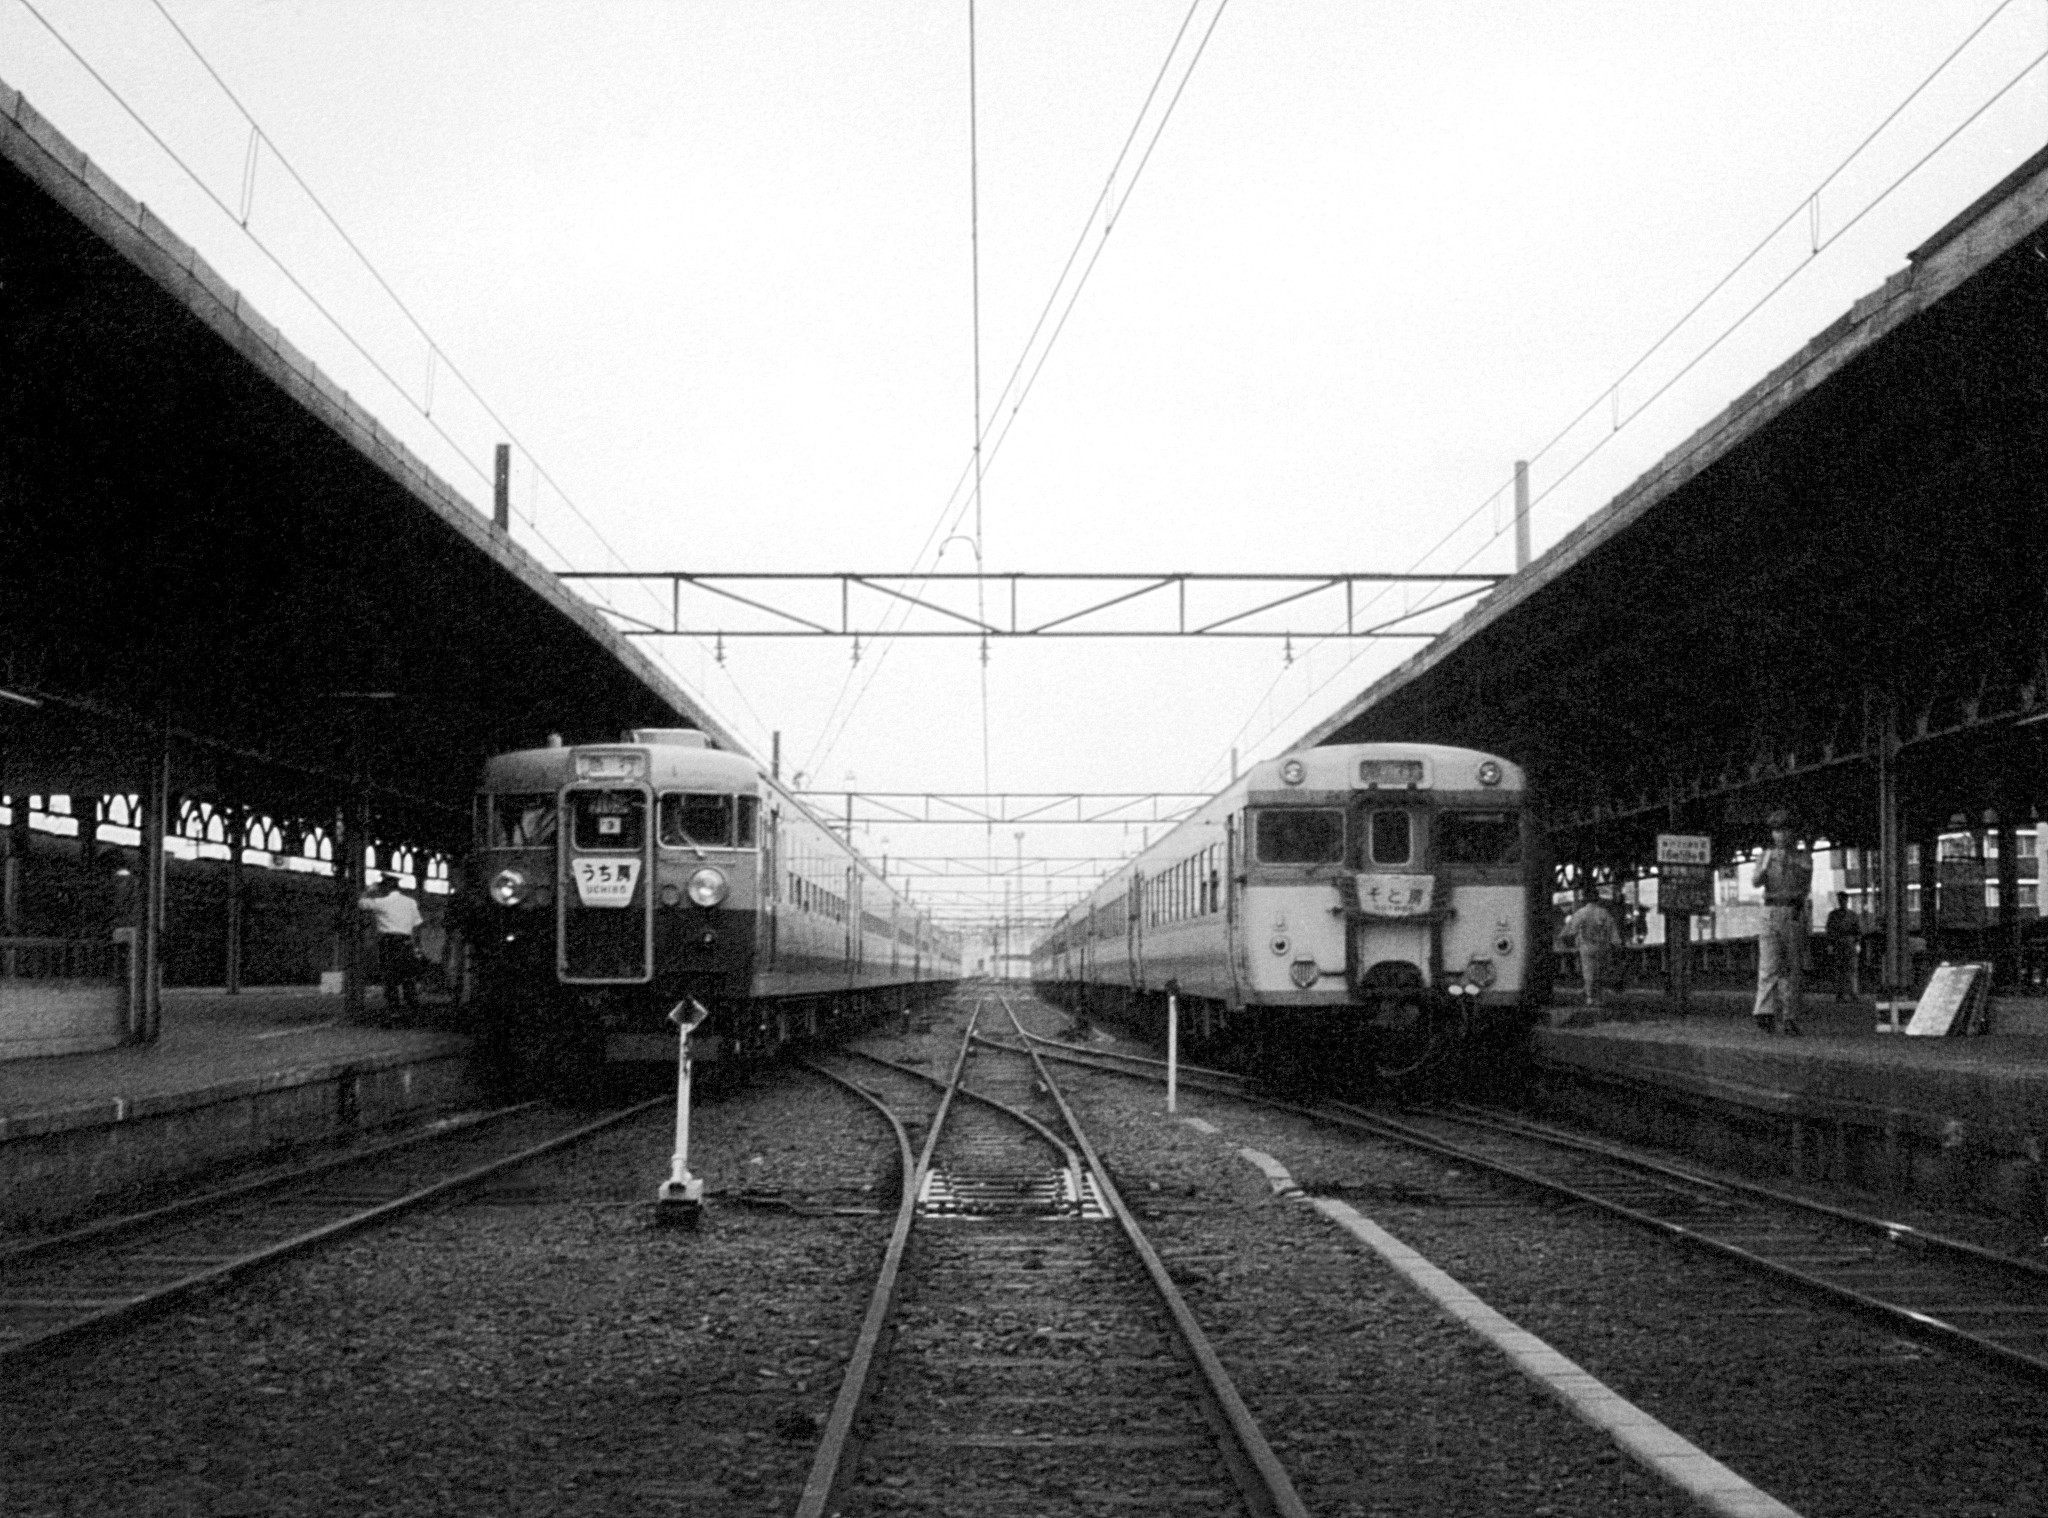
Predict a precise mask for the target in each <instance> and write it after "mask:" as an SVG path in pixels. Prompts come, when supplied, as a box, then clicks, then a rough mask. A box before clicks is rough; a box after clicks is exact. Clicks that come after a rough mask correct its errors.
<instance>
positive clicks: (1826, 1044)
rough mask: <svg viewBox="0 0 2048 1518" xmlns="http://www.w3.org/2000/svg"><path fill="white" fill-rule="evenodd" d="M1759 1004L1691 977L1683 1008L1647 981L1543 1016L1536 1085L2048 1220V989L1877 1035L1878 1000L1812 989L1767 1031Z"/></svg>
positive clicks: (1930, 1193) (1714, 1150)
mask: <svg viewBox="0 0 2048 1518" xmlns="http://www.w3.org/2000/svg"><path fill="white" fill-rule="evenodd" d="M1749 1009H1750V999H1749V997H1748V996H1747V995H1746V994H1744V993H1740V992H1736V991H1732V990H1730V991H1721V992H1706V993H1695V995H1694V998H1693V1001H1692V1005H1691V1007H1690V1009H1689V1013H1688V1015H1685V1016H1678V1015H1676V1014H1675V1013H1674V1011H1673V1010H1672V1008H1671V1007H1670V1005H1669V1004H1668V1003H1667V1002H1666V1000H1665V999H1664V997H1663V996H1662V995H1661V994H1657V993H1649V992H1636V993H1633V994H1626V995H1623V996H1621V997H1618V998H1616V999H1614V1001H1612V1002H1611V1003H1610V1004H1609V1005H1608V1006H1607V1007H1605V1008H1603V1009H1602V1010H1601V1011H1600V1012H1599V1013H1597V1014H1595V1015H1596V1016H1597V1017H1599V1018H1600V1019H1602V1020H1599V1021H1594V1022H1590V1023H1584V1024H1583V1025H1581V1026H1576V1027H1572V1026H1564V1027H1548V1028H1542V1029H1539V1030H1538V1031H1537V1033H1536V1035H1535V1039H1536V1056H1537V1063H1536V1073H1535V1092H1534V1094H1535V1097H1536V1100H1537V1102H1538V1104H1539V1105H1540V1106H1541V1107H1542V1108H1544V1109H1546V1110H1548V1111H1551V1112H1553V1113H1555V1114H1557V1115H1560V1116H1563V1115H1570V1116H1572V1117H1575V1118H1578V1119H1581V1120H1585V1121H1589V1122H1592V1123H1594V1124H1595V1125H1596V1126H1598V1127H1600V1128H1602V1129H1604V1130H1606V1131H1608V1132H1611V1133H1614V1134H1616V1135H1617V1136H1625V1137H1628V1138H1632V1139H1640V1140H1648V1141H1650V1142H1654V1143H1658V1144H1662V1145H1664V1146H1666V1147H1669V1148H1673V1149H1679V1150H1682V1151H1685V1152H1687V1153H1692V1154H1697V1155H1699V1156H1700V1157H1701V1158H1703V1159H1707V1160H1710V1161H1713V1162H1715V1163H1718V1164H1725V1165H1728V1166H1731V1167H1733V1168H1737V1169H1741V1170H1745V1171H1748V1172H1751V1173H1754V1174H1758V1175H1760V1176H1765V1177H1768V1176H1773V1175H1778V1176H1791V1177H1795V1178H1798V1179H1801V1180H1806V1181H1826V1182H1830V1183H1835V1184H1842V1185H1847V1186H1853V1187H1857V1188H1859V1189H1863V1190H1868V1191H1877V1192H1891V1193H1896V1194H1901V1195H1905V1196H1909V1197H1911V1198H1912V1199H1913V1200H1915V1201H1916V1202H1919V1203H1922V1204H1925V1205H1928V1206H1935V1207H1948V1208H1955V1209H1959V1210H1969V1211H1981V1212H1987V1213H1994V1214H1998V1215H2002V1216H2006V1217H2010V1218H2015V1219H2018V1220H2021V1221H2023V1222H2026V1223H2028V1224H2030V1225H2040V1224H2044V1223H2048V1174H2044V1166H2043V1154H2044V1145H2048V1006H2044V1005H2043V1004H2042V1003H2040V1002H2038V1001H2024V1002H2023V1001H2019V1000H2001V999H1994V1001H1993V1004H1992V1019H1991V1021H1992V1027H1993V1029H1994V1030H1998V1029H2003V1030H2005V1031H1994V1032H1993V1033H1991V1034H1988V1035H1970V1036H1962V1037H1955V1038H1909V1037H1903V1036H1898V1035H1893V1034H1880V1033H1878V1032H1877V1031H1876V1025H1877V1022H1878V1013H1877V1009H1876V1005H1875V1003H1874V1002H1873V1001H1871V1000H1868V999H1865V1000H1862V1001H1852V1002H1847V1003H1838V1002H1835V1001H1834V1000H1833V999H1832V997H1831V996H1830V995H1827V994H1823V995H1821V996H1818V997H1809V998H1807V1001H1806V1005H1805V1010H1804V1012H1803V1014H1802V1018H1801V1024H1802V1029H1803V1032H1802V1036H1800V1037H1798V1038H1787V1037H1783V1036H1768V1035H1765V1034H1763V1033H1761V1032H1760V1031H1758V1030H1757V1028H1756V1027H1755V1026H1754V1024H1753V1023H1752V1022H1751V1020H1750V1017H1749ZM1557 1011H1558V1013H1559V1014H1560V1020H1565V1021H1571V1020H1577V1017H1575V1016H1574V1015H1573V1014H1571V1011H1570V1009H1569V1008H1567V1007H1565V1006H1564V1005H1562V1004H1560V1006H1559V1008H1558V1009H1557ZM1581 1016H1582V1014H1581Z"/></svg>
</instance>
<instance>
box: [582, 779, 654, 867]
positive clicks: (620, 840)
mask: <svg viewBox="0 0 2048 1518" xmlns="http://www.w3.org/2000/svg"><path fill="white" fill-rule="evenodd" d="M569 814H570V816H571V818H572V819H573V825H574V829H575V843H576V847H577V848H579V849H618V850H620V851H621V852H627V851H631V852H634V853H637V852H638V851H639V849H640V847H641V845H642V844H643V843H644V842H645V841H646V837H647V799H646V797H644V796H642V795H641V794H640V792H638V791H572V792H571V793H570V795H569Z"/></svg>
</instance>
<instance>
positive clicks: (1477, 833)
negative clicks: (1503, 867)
mask: <svg viewBox="0 0 2048 1518" xmlns="http://www.w3.org/2000/svg"><path fill="white" fill-rule="evenodd" d="M1435 831H1436V856H1437V858H1438V859H1439V860H1440V861H1441V862H1443V863H1444V864H1520V863H1521V862H1522V826H1521V817H1520V816H1519V814H1517V813H1514V812H1438V813H1437V814H1436V829H1435Z"/></svg>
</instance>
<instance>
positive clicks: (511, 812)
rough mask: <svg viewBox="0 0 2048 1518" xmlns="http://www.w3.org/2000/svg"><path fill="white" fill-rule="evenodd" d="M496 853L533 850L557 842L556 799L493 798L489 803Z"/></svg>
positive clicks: (549, 797)
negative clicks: (500, 850)
mask: <svg viewBox="0 0 2048 1518" xmlns="http://www.w3.org/2000/svg"><path fill="white" fill-rule="evenodd" d="M490 817H491V837H490V843H489V847H491V848H494V849H532V848H539V847H540V846H542V845H543V844H552V843H553V842H554V841H555V798H554V797H552V796H493V797H491V803H490Z"/></svg>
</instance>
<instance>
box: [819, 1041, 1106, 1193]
mask: <svg viewBox="0 0 2048 1518" xmlns="http://www.w3.org/2000/svg"><path fill="white" fill-rule="evenodd" d="M970 1036H971V1038H972V1041H973V1042H975V1043H978V1044H985V1045H987V1046H988V1047H990V1048H992V1049H1001V1048H1006V1047H1008V1046H1007V1045H1004V1044H1001V1043H998V1042H997V1041H995V1040H994V1039H989V1038H985V1037H983V1036H982V1035H980V1034H973V1035H970ZM846 1052H847V1053H849V1054H851V1055H853V1056H854V1057H855V1058H856V1059H864V1060H867V1061H868V1062H869V1063H871V1064H876V1065H881V1066H884V1067H885V1068H887V1069H890V1070H894V1071H895V1072H896V1073H897V1074H898V1075H907V1076H909V1077H910V1078H911V1079H912V1080H920V1081H924V1082H926V1083H927V1084H930V1085H934V1086H937V1085H941V1084H943V1082H941V1081H940V1080H939V1078H938V1077H937V1076H936V1075H932V1074H930V1073H929V1072H928V1071H924V1070H918V1069H914V1068H912V1067H911V1066H909V1065H899V1064H897V1063H896V1061H894V1060H893V1059H883V1058H882V1057H881V1056H880V1055H879V1054H867V1053H864V1052H863V1051H861V1050H859V1049H849V1050H847V1051H846ZM960 1094H961V1095H962V1096H964V1097H966V1098H968V1099H969V1100H970V1101H976V1102H980V1103H981V1104H982V1105H983V1106H984V1107H990V1108H993V1109H994V1110H995V1111H997V1112H1000V1113H1002V1115H1003V1116H1004V1117H1007V1118H1009V1119H1011V1120H1012V1121H1013V1122H1016V1123H1018V1124H1020V1125H1021V1126H1023V1127H1026V1128H1029V1129H1030V1130H1031V1131H1032V1132H1033V1133H1035V1134H1037V1135H1038V1136H1039V1137H1040V1138H1041V1139H1044V1140H1045V1142H1046V1143H1047V1144H1049V1145H1050V1146H1052V1147H1053V1148H1054V1149H1057V1150H1058V1151H1059V1154H1060V1158H1061V1159H1062V1160H1064V1161H1065V1162H1066V1170H1067V1175H1068V1178H1069V1179H1071V1180H1072V1182H1073V1184H1074V1195H1075V1197H1076V1198H1079V1197H1080V1196H1081V1195H1082V1191H1081V1156H1080V1155H1078V1154H1077V1153H1075V1152H1074V1146H1073V1145H1071V1144H1069V1143H1068V1142H1067V1141H1066V1140H1065V1139H1063V1138H1061V1137H1060V1136H1059V1135H1058V1134H1057V1133H1054V1132H1053V1131H1052V1129H1050V1128H1048V1127H1046V1126H1045V1124H1043V1123H1041V1122H1040V1121H1039V1120H1038V1119H1037V1118H1035V1117H1033V1116H1032V1115H1031V1114H1030V1113H1028V1112H1024V1111H1021V1110H1019V1109H1018V1108H1016V1107H1012V1106H1010V1105H1009V1104H1008V1103H1007V1102H999V1101H997V1100H996V1099H995V1098H994V1097H992V1096H989V1095H988V1094H986V1093H985V1092H981V1091H975V1090H972V1089H971V1088H969V1087H967V1086H962V1087H961V1088H960Z"/></svg>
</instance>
